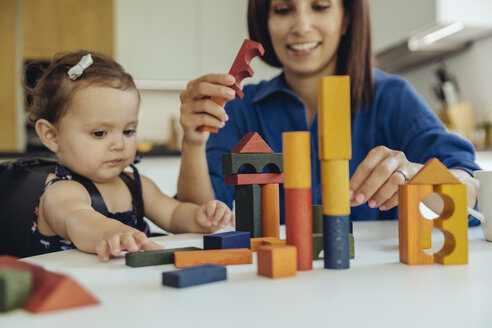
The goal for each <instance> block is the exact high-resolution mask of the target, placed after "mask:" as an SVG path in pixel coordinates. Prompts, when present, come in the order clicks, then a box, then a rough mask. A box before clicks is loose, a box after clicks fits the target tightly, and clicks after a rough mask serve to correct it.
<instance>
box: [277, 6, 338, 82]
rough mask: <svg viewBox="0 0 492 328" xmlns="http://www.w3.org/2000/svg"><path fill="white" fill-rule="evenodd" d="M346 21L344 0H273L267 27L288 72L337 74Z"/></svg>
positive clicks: (321, 74)
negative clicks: (338, 54)
mask: <svg viewBox="0 0 492 328" xmlns="http://www.w3.org/2000/svg"><path fill="white" fill-rule="evenodd" d="M347 24H348V18H347V17H346V15H345V14H344V8H343V3H342V0H271V4H270V8H269V14H268V31H269V33H270V38H271V41H272V45H273V49H274V50H275V54H276V55H277V57H278V59H279V61H280V62H281V63H282V66H283V68H284V71H285V73H286V74H287V75H297V76H316V77H320V76H324V75H333V74H335V71H336V65H337V52H338V46H339V43H340V39H341V37H342V35H343V34H345V32H346V29H347Z"/></svg>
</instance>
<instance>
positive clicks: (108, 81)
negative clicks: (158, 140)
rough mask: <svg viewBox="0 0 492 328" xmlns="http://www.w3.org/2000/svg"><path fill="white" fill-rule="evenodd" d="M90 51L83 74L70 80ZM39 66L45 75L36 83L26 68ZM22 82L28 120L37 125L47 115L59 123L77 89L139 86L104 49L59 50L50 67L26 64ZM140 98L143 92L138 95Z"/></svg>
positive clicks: (131, 87)
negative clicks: (70, 76) (70, 73)
mask: <svg viewBox="0 0 492 328" xmlns="http://www.w3.org/2000/svg"><path fill="white" fill-rule="evenodd" d="M88 53H90V54H91V56H92V60H93V63H92V64H91V65H90V66H89V67H87V68H86V69H85V70H84V72H83V73H82V75H81V76H79V77H78V78H77V79H76V80H71V79H70V78H69V77H68V75H67V73H68V70H69V69H70V68H72V67H73V66H74V65H76V64H77V63H78V62H79V61H80V59H81V58H82V57H83V56H85V55H87V54H88ZM36 66H37V67H38V68H39V69H40V70H41V71H42V75H41V77H40V78H39V80H38V81H36V82H35V84H34V86H32V85H30V84H29V83H28V82H27V81H26V74H25V72H26V71H28V70H32V68H33V67H36ZM22 76H24V78H23V80H22V86H23V88H24V90H25V93H26V96H27V97H26V100H27V98H29V100H30V101H29V103H26V106H27V118H26V119H27V122H28V123H29V124H31V125H34V124H35V123H36V121H37V120H39V119H42V118H43V119H45V120H47V121H48V122H51V123H57V122H58V121H59V120H60V118H61V117H62V116H63V115H64V114H65V112H66V111H67V108H68V106H69V104H70V100H71V99H72V97H73V95H74V93H75V92H76V91H77V90H80V89H82V88H85V87H87V86H89V85H91V86H92V85H99V86H107V87H111V88H115V89H121V90H127V89H135V90H136V89H137V88H136V86H135V83H134V81H133V78H132V76H131V75H130V74H128V73H127V72H125V70H124V69H123V67H122V66H121V65H120V64H118V63H117V62H116V61H115V60H114V59H113V58H111V57H110V56H107V55H105V54H102V53H98V52H94V51H88V50H79V51H76V52H70V53H58V54H56V55H55V56H54V57H53V60H52V61H51V63H50V64H49V66H48V67H46V68H42V67H41V63H39V62H32V63H30V64H28V65H26V67H24V71H23V75H22ZM139 98H140V95H139Z"/></svg>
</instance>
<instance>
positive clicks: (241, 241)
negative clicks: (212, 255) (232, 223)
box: [203, 231, 251, 249]
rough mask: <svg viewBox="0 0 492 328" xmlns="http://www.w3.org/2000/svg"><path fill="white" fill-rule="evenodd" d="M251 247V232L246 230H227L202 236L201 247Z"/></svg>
mask: <svg viewBox="0 0 492 328" xmlns="http://www.w3.org/2000/svg"><path fill="white" fill-rule="evenodd" d="M229 248H249V249H251V234H250V233H249V232H247V231H228V232H223V233H217V234H212V235H205V236H203V249H229Z"/></svg>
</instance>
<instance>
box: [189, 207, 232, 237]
mask: <svg viewBox="0 0 492 328" xmlns="http://www.w3.org/2000/svg"><path fill="white" fill-rule="evenodd" d="M196 222H198V224H199V225H201V226H203V227H207V228H210V229H212V230H213V231H216V230H219V229H223V228H225V227H227V225H229V224H231V226H234V214H232V211H231V210H230V209H229V207H228V206H227V205H226V204H224V203H223V202H221V201H219V200H212V201H209V202H207V203H205V204H203V205H202V207H200V209H199V210H198V211H197V215H196Z"/></svg>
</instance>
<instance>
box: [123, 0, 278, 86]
mask: <svg viewBox="0 0 492 328" xmlns="http://www.w3.org/2000/svg"><path fill="white" fill-rule="evenodd" d="M246 12H247V0H232V1H231V0H180V1H175V0H139V1H134V0H115V24H116V28H115V33H116V35H115V43H116V45H115V49H116V59H117V60H118V61H119V62H120V63H121V64H122V65H123V66H124V67H125V68H126V69H127V70H128V71H129V72H130V73H131V74H132V75H133V77H134V78H135V79H138V80H190V79H193V78H196V77H198V76H200V75H202V74H205V73H209V72H227V71H228V70H229V68H230V66H231V65H232V62H233V61H234V58H235V56H236V54H237V52H238V50H239V48H240V46H241V44H242V42H243V40H244V38H246V37H247V36H248V33H247V25H246ZM252 67H253V69H254V70H255V71H256V72H257V79H260V78H268V77H270V76H272V75H273V74H275V72H276V71H275V70H272V69H269V68H268V67H267V66H266V65H264V64H262V63H260V61H259V60H254V61H253V63H252ZM251 81H255V80H254V79H253V80H250V81H249V82H251Z"/></svg>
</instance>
